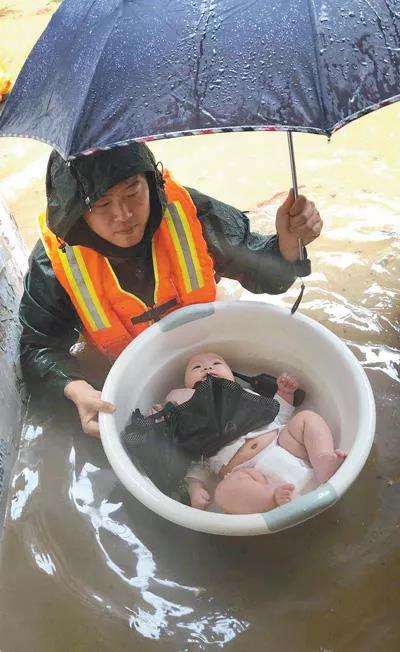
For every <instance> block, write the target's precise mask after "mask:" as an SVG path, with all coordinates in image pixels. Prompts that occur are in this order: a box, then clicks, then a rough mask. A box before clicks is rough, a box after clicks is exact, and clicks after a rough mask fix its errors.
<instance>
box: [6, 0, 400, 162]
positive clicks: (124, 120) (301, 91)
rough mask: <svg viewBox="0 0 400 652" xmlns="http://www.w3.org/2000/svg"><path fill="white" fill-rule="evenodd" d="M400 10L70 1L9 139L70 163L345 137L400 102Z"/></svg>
mask: <svg viewBox="0 0 400 652" xmlns="http://www.w3.org/2000/svg"><path fill="white" fill-rule="evenodd" d="M399 36H400V2H399V1H398V0H342V1H341V2H336V1H335V2H333V1H331V2H329V1H327V0H280V1H279V0H270V1H267V0H64V2H63V4H62V5H61V6H60V8H59V9H58V11H57V12H56V14H55V15H54V16H53V18H52V20H51V21H50V23H49V25H48V27H47V29H46V31H45V32H44V34H43V35H42V37H41V38H40V39H39V41H38V43H37V44H36V46H35V47H34V49H33V50H32V52H31V54H30V56H29V57H28V59H27V61H26V63H25V66H24V68H23V69H22V71H21V74H20V76H19V77H18V80H17V82H16V84H15V87H14V89H13V91H12V93H11V95H10V97H9V99H8V100H7V102H6V105H5V108H4V110H3V112H2V115H1V118H0V135H1V136H28V137H32V138H36V139H38V140H42V141H45V142H46V143H48V144H50V145H51V146H52V147H54V148H55V149H57V150H58V151H59V152H60V153H61V155H62V156H63V157H64V158H65V159H72V158H74V157H76V156H78V155H80V154H87V153H91V152H93V151H95V150H96V149H99V148H109V147H113V146H115V145H123V144H125V143H127V142H129V141H132V140H139V141H140V140H152V139H156V138H166V137H171V136H181V135H185V134H195V133H196V134H197V133H211V132H218V131H219V132H221V131H222V132H225V131H243V130H277V129H280V130H287V131H305V132H311V133H320V134H325V135H328V136H329V135H331V134H332V133H333V132H334V131H335V130H336V129H338V128H339V127H341V126H343V125H344V124H346V123H347V122H349V121H351V120H354V119H355V118H357V117H359V116H361V115H363V114H365V113H368V112H369V111H372V110H374V109H376V108H378V107H380V106H383V105H385V104H389V103H390V102H393V101H395V100H398V99H399V97H400V95H399V93H400V38H399Z"/></svg>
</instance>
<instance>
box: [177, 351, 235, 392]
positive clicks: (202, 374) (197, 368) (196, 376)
mask: <svg viewBox="0 0 400 652" xmlns="http://www.w3.org/2000/svg"><path fill="white" fill-rule="evenodd" d="M207 376H215V377H216V378H225V379H226V380H233V381H234V380H235V379H234V377H233V374H232V371H231V370H230V368H229V367H228V365H227V364H226V362H225V360H224V359H223V358H221V356H220V355H216V353H198V354H197V355H195V356H193V358H191V359H190V360H189V362H188V365H187V367H186V371H185V386H186V387H194V385H195V384H196V383H198V382H199V381H201V380H205V379H206V378H207Z"/></svg>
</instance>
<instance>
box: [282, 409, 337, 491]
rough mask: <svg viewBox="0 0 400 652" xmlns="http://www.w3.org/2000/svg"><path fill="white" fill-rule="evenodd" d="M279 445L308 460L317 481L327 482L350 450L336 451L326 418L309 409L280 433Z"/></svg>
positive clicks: (291, 421) (298, 415) (296, 416)
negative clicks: (345, 451)
mask: <svg viewBox="0 0 400 652" xmlns="http://www.w3.org/2000/svg"><path fill="white" fill-rule="evenodd" d="M279 445H280V446H282V448H285V449H286V450H287V451H289V453H292V455H295V456H296V457H299V458H300V459H302V460H304V461H306V462H309V463H310V464H311V466H312V467H313V469H314V473H315V475H316V478H317V480H318V482H326V481H327V480H329V478H330V477H332V475H333V474H334V473H335V472H336V471H337V469H338V468H339V466H340V465H341V464H343V461H344V459H345V457H346V456H347V453H344V452H343V451H340V450H335V448H334V444H333V437H332V432H331V430H330V428H329V426H328V424H327V423H326V421H325V420H324V419H323V418H322V417H321V416H319V414H316V413H315V412H311V411H310V410H303V411H302V412H299V413H298V414H296V415H295V416H294V417H293V418H292V419H291V420H290V421H289V423H288V424H287V426H286V427H285V428H284V429H283V430H281V432H280V433H279Z"/></svg>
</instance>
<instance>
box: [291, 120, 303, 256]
mask: <svg viewBox="0 0 400 652" xmlns="http://www.w3.org/2000/svg"><path fill="white" fill-rule="evenodd" d="M287 138H288V146H289V158H290V169H291V171H292V185H293V192H294V198H295V199H297V197H298V196H299V188H298V185H297V173H296V161H295V158H294V147H293V138H292V132H291V131H288V132H287ZM299 258H300V260H304V248H303V241H302V239H301V238H299Z"/></svg>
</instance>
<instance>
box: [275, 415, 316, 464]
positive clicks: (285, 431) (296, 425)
mask: <svg viewBox="0 0 400 652" xmlns="http://www.w3.org/2000/svg"><path fill="white" fill-rule="evenodd" d="M313 414H314V413H313V412H311V411H309V410H302V411H301V412H298V413H297V414H296V415H295V416H294V417H292V418H291V419H290V421H289V423H288V424H287V425H286V426H284V427H283V428H282V429H281V430H280V431H279V435H278V445H279V446H280V447H281V448H284V449H285V450H287V451H288V452H289V453H291V454H292V455H294V456H295V457H298V458H299V459H301V460H303V461H304V462H308V463H309V457H308V453H307V449H306V447H305V445H304V429H305V426H306V423H308V422H309V420H310V419H312V417H313ZM316 416H317V415H316Z"/></svg>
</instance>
